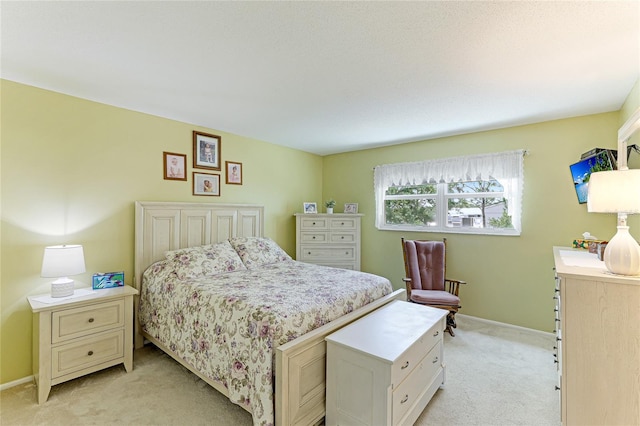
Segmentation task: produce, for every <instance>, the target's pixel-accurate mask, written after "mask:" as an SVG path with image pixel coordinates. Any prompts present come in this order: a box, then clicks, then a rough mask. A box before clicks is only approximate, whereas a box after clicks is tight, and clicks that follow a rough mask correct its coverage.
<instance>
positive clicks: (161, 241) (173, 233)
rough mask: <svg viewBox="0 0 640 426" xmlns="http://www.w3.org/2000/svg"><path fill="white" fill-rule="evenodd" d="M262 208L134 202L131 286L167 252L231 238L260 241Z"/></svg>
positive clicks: (245, 205)
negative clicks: (132, 278)
mask: <svg viewBox="0 0 640 426" xmlns="http://www.w3.org/2000/svg"><path fill="white" fill-rule="evenodd" d="M263 217H264V206H259V205H254V204H212V203H167V202H154V201H136V218H135V227H136V231H135V232H136V233H135V265H134V275H135V276H134V280H133V286H134V287H135V288H137V289H139V288H140V284H141V283H142V273H143V272H144V271H145V270H146V269H147V268H148V267H149V266H150V265H151V264H152V263H154V262H157V261H158V260H162V259H164V253H165V252H166V251H168V250H176V249H179V248H185V247H195V246H201V245H204V244H212V243H218V242H221V241H224V240H228V239H229V238H233V237H262V236H263V234H264V221H263Z"/></svg>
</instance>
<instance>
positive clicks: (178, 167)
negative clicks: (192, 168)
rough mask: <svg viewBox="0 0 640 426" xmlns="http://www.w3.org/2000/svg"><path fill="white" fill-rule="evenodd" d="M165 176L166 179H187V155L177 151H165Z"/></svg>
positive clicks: (163, 155)
mask: <svg viewBox="0 0 640 426" xmlns="http://www.w3.org/2000/svg"><path fill="white" fill-rule="evenodd" d="M162 160H163V163H164V178H165V179H166V180H187V156H186V155H185V154H176V153H175V152H163V153H162Z"/></svg>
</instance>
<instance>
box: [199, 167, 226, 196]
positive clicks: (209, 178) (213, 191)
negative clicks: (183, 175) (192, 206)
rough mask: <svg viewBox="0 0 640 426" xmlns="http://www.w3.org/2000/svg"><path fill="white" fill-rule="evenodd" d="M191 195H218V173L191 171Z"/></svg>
mask: <svg viewBox="0 0 640 426" xmlns="http://www.w3.org/2000/svg"><path fill="white" fill-rule="evenodd" d="M193 195H209V196H214V197H219V196H220V175H214V174H212V173H197V172H193Z"/></svg>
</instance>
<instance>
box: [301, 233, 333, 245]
mask: <svg viewBox="0 0 640 426" xmlns="http://www.w3.org/2000/svg"><path fill="white" fill-rule="evenodd" d="M328 240H329V234H328V233H327V232H301V233H300V241H301V242H303V243H306V244H309V243H312V244H313V243H326V242H327V241H328Z"/></svg>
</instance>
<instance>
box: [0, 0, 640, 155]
mask: <svg viewBox="0 0 640 426" xmlns="http://www.w3.org/2000/svg"><path fill="white" fill-rule="evenodd" d="M0 14H1V19H2V27H1V35H2V45H1V47H2V57H1V59H2V62H1V68H0V71H1V76H2V78H4V79H8V80H13V81H17V82H20V83H25V84H28V85H33V86H37V87H42V88H45V89H49V90H53V91H56V92H61V93H66V94H70V95H73V96H78V97H81V98H85V99H90V100H94V101H98V102H102V103H106V104H110V105H115V106H118V107H122V108H127V109H131V110H135V111H141V112H145V113H149V114H154V115H158V116H161V117H167V118H171V119H176V120H180V121H184V122H188V123H192V124H194V125H198V126H205V127H209V128H212V129H219V130H222V131H226V132H231V133H235V134H239V135H243V136H248V137H252V138H256V139H260V140H264V141H267V142H271V143H274V144H279V145H285V146H289V147H293V148H297V149H301V150H304V151H308V152H312V153H316V154H320V155H326V154H331V153H337V152H345V151H353V150H357V149H362V148H370V147H375V146H383V145H391V144H396V143H403V142H408V141H416V140H424V139H429V138H435V137H440V136H447V135H455V134H462V133H468V132H474V131H480V130H488V129H496V128H502V127H509V126H513V125H519V124H527V123H535V122H540V121H547V120H553V119H559V118H566V117H573V116H579V115H585V114H594V113H601V112H608V111H616V110H618V109H620V107H621V106H622V104H623V102H624V101H625V98H626V97H627V95H628V94H629V92H630V91H631V89H632V88H633V85H634V83H635V82H636V80H637V79H638V76H639V75H640V2H637V1H620V2H617V1H595V2H587V1H573V2H565V1H542V2H532V1H515V2H505V1H490V2H484V1H472V2H453V1H422V2H400V1H388V2H384V1H381V2H334V1H329V2H313V1H298V2H269V1H260V2H241V1H234V2H213V1H206V2H203V1H201V2H141V1H140V2H133V1H131V2H97V1H85V2H27V1H24V2H7V1H2V3H1V4H0Z"/></svg>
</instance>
